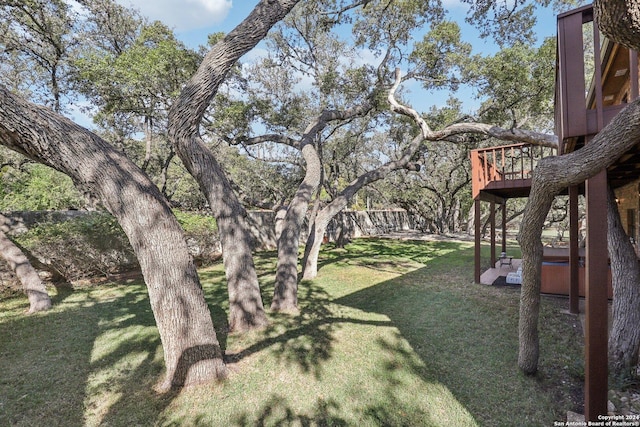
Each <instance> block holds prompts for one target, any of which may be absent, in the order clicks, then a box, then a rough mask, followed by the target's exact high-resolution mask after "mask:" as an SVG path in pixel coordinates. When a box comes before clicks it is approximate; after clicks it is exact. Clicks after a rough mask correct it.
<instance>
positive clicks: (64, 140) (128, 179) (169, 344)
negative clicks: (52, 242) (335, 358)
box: [0, 87, 226, 389]
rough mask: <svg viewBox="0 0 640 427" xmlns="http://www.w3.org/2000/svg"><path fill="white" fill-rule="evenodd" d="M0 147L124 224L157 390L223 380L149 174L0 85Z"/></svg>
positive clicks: (202, 305)
mask: <svg viewBox="0 0 640 427" xmlns="http://www.w3.org/2000/svg"><path fill="white" fill-rule="evenodd" d="M0 144H2V145H4V146H6V147H8V148H10V149H12V150H15V151H17V152H19V153H22V154H24V155H25V156H27V157H29V158H30V159H33V160H35V161H37V162H39V163H42V164H45V165H48V166H51V167H53V168H55V169H57V170H59V171H60V172H63V173H65V174H67V175H69V176H70V177H71V178H72V179H73V180H74V182H75V183H76V185H77V186H79V187H80V188H82V189H86V190H88V191H89V192H90V193H92V194H95V195H96V196H98V197H99V198H100V200H101V202H102V204H103V205H104V206H105V208H106V209H107V210H108V211H109V212H111V214H112V215H113V216H114V217H115V218H116V219H117V220H118V222H119V223H120V225H121V226H122V229H123V231H124V232H125V234H126V235H127V237H128V238H129V242H130V243H131V246H132V248H133V250H134V251H135V253H136V256H137V257H138V261H139V262H140V267H141V269H142V274H143V276H144V279H145V283H146V285H147V288H148V290H149V300H150V303H151V309H152V310H153V314H154V316H155V319H156V324H157V326H158V331H159V333H160V339H161V341H162V347H163V350H164V359H165V365H166V377H165V380H164V381H163V383H162V386H161V388H163V389H167V388H169V387H171V386H183V385H185V386H186V385H190V384H194V383H197V382H202V381H210V380H213V379H218V378H222V377H224V376H225V375H226V367H225V365H224V363H223V360H222V351H221V349H220V345H219V344H218V340H217V338H216V333H215V330H214V328H213V322H212V321H211V314H210V312H209V309H208V307H207V304H206V302H205V299H204V294H203V291H202V288H201V286H200V282H199V279H198V274H197V272H196V269H195V265H194V263H193V260H192V258H191V256H190V255H189V252H188V248H187V244H186V241H185V239H184V235H183V232H182V229H181V228H180V225H179V224H178V222H177V220H176V219H175V217H174V216H173V214H172V212H171V210H170V208H169V206H168V204H167V202H166V200H165V199H164V198H163V197H162V195H161V194H160V192H159V190H158V188H157V187H156V186H155V185H153V183H152V182H151V181H150V180H149V178H148V177H147V176H146V175H145V174H144V173H143V172H142V171H141V170H140V169H139V168H138V167H137V166H135V165H134V164H133V163H132V162H131V161H130V160H129V159H128V158H127V157H126V156H125V155H124V154H123V153H121V152H120V151H118V150H116V149H115V148H114V147H112V146H111V145H109V144H108V143H106V142H105V141H104V140H102V139H101V138H100V137H98V136H97V135H95V134H93V133H91V132H89V131H88V130H86V129H84V128H82V127H80V126H78V125H76V124H75V123H73V122H71V121H70V120H68V119H66V118H65V117H62V116H60V115H58V114H56V113H54V112H53V111H51V110H49V109H47V108H44V107H40V106H37V105H34V104H31V103H29V102H26V101H24V100H21V99H20V98H18V97H16V96H14V95H12V94H11V93H9V92H8V91H7V90H5V89H4V88H2V87H0Z"/></svg>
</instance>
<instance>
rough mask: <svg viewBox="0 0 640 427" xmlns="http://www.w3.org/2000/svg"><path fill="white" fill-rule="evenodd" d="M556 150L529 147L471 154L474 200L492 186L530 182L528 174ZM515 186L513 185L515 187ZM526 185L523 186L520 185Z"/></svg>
mask: <svg viewBox="0 0 640 427" xmlns="http://www.w3.org/2000/svg"><path fill="white" fill-rule="evenodd" d="M555 151H556V150H555V149H552V148H548V147H542V146H539V145H532V144H512V145H502V146H499V147H489V148H479V149H476V150H472V151H471V171H472V173H473V178H472V187H473V197H474V198H476V197H477V196H478V194H480V191H481V190H483V189H485V188H486V187H487V186H488V185H489V184H490V183H491V182H498V181H509V180H514V181H515V180H522V181H524V180H530V179H531V172H532V171H533V170H534V169H535V167H536V165H537V164H538V161H539V160H540V159H542V158H543V157H547V156H550V155H555ZM514 184H516V183H514ZM522 184H523V185H525V183H524V182H523V183H522Z"/></svg>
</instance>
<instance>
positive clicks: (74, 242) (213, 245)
mask: <svg viewBox="0 0 640 427" xmlns="http://www.w3.org/2000/svg"><path fill="white" fill-rule="evenodd" d="M91 214H93V213H92V212H86V211H44V212H9V213H5V214H4V216H5V223H4V227H3V229H4V230H5V232H6V233H7V234H8V235H10V236H16V237H17V236H19V235H20V234H21V233H24V232H26V231H28V230H29V229H31V228H32V227H34V226H37V225H38V224H43V223H60V222H64V221H68V220H71V219H74V218H78V217H80V216H86V215H91ZM249 219H250V221H249V222H250V224H251V228H252V234H253V235H254V237H255V240H256V242H255V243H256V248H257V249H259V250H260V249H274V248H276V243H277V242H276V238H275V226H274V223H275V212H273V211H250V212H249ZM412 225H413V223H412V220H411V218H410V216H409V215H408V214H407V212H406V211H404V210H399V209H398V210H372V211H344V212H341V213H340V214H338V215H337V216H336V217H335V218H334V219H333V220H332V221H331V222H330V223H329V226H328V227H327V233H326V236H325V239H326V240H327V241H335V240H337V239H339V238H340V239H343V240H345V239H352V238H356V237H361V236H375V235H381V234H385V233H390V232H397V231H402V230H409V229H411V228H412ZM307 233H308V224H307V221H305V224H304V226H303V230H302V238H301V242H300V243H301V244H304V242H305V240H306V236H307ZM87 237H88V238H89V239H88V240H87ZM186 237H187V243H188V246H189V250H190V252H191V253H192V255H193V256H194V258H195V259H196V261H197V262H202V263H206V262H211V261H212V260H214V259H217V258H218V257H219V256H220V244H219V239H218V236H215V235H212V236H192V235H187V236H186ZM205 237H206V238H205ZM96 239H97V240H96ZM56 245H57V246H56ZM28 255H29V256H30V257H31V261H32V262H33V263H34V266H36V269H38V270H40V271H45V270H46V271H48V272H49V273H54V274H57V275H60V276H62V277H64V278H66V279H67V280H72V281H73V280H78V279H80V278H83V277H91V276H93V275H95V274H98V275H104V274H106V275H110V274H116V273H119V272H121V271H126V270H127V269H130V268H134V267H135V265H137V263H136V260H135V256H134V254H133V252H132V250H131V248H130V246H129V245H128V242H127V240H126V238H125V237H124V235H122V236H121V235H119V234H117V235H116V236H111V237H109V238H106V237H101V236H73V237H70V241H60V242H48V243H47V244H46V245H45V246H44V247H36V248H33V249H31V252H29V253H28ZM85 255H86V256H85ZM87 257H88V258H87ZM96 259H97V260H101V261H103V262H101V263H100V264H99V265H98V267H96V266H95V265H93V264H95V263H93V264H92V263H91V262H90V261H91V260H94V261H95V260H96ZM16 284H17V281H16V278H15V276H14V275H13V273H12V272H11V271H10V269H9V267H8V265H7V264H6V263H5V262H4V261H3V260H2V259H1V258H0V291H1V290H2V288H5V289H7V288H15V287H16Z"/></svg>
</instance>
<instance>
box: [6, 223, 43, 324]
mask: <svg viewBox="0 0 640 427" xmlns="http://www.w3.org/2000/svg"><path fill="white" fill-rule="evenodd" d="M6 223H7V221H6V218H5V216H4V215H0V256H2V258H4V260H5V261H7V263H8V264H9V267H10V268H11V270H12V271H13V272H14V273H15V275H16V277H18V280H20V283H21V284H22V289H23V290H24V292H25V293H26V294H27V298H28V299H29V310H28V311H27V313H28V314H31V313H35V312H38V311H44V310H48V309H50V308H51V298H50V297H49V293H48V292H47V288H46V287H45V286H44V283H42V280H40V276H38V272H37V271H36V270H35V268H33V266H32V265H31V263H30V262H29V260H28V259H27V256H26V255H25V254H24V252H22V250H21V249H20V248H19V247H18V246H16V244H15V243H13V242H12V241H11V239H9V237H7V235H6V234H5V232H6V231H7V230H5V226H4V224H6Z"/></svg>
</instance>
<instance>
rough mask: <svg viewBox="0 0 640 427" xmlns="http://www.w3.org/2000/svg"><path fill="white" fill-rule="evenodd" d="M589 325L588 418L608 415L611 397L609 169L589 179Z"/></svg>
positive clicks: (587, 304)
mask: <svg viewBox="0 0 640 427" xmlns="http://www.w3.org/2000/svg"><path fill="white" fill-rule="evenodd" d="M586 197H587V200H586V205H587V253H586V292H585V294H586V308H585V312H586V324H585V329H586V331H585V387H584V389H585V402H584V410H585V413H584V415H585V421H587V422H588V421H599V420H598V415H607V396H608V371H607V364H608V360H607V349H608V342H607V341H608V336H607V335H608V325H607V323H608V299H607V278H608V272H609V254H608V250H607V171H606V170H603V171H601V172H599V173H598V174H597V175H596V176H594V177H593V178H590V179H588V180H587V182H586Z"/></svg>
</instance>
